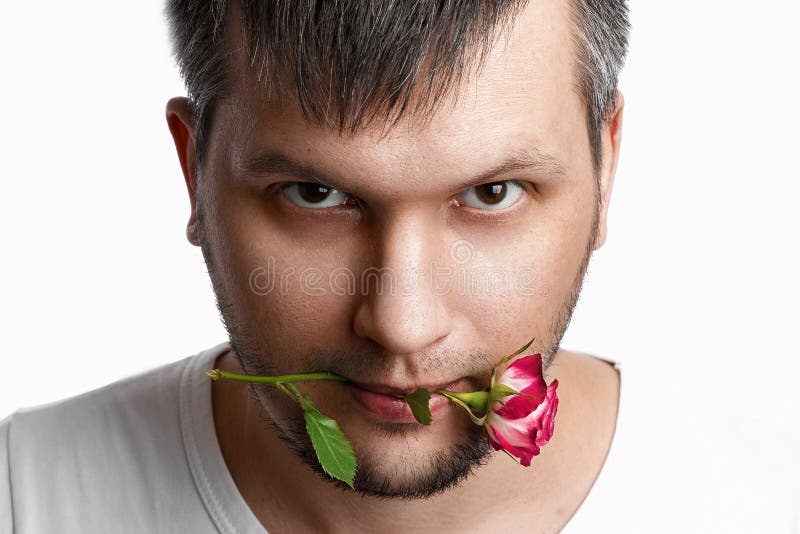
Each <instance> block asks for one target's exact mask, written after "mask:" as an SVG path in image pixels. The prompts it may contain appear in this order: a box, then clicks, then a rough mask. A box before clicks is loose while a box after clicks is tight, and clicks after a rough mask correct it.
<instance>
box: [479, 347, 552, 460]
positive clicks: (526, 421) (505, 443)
mask: <svg viewBox="0 0 800 534" xmlns="http://www.w3.org/2000/svg"><path fill="white" fill-rule="evenodd" d="M498 372H499V375H498V376H497V378H496V379H495V382H494V384H493V388H492V392H491V393H490V399H493V402H492V403H491V406H490V408H489V412H488V413H487V415H486V431H487V433H488V434H489V442H490V443H491V444H492V447H493V448H494V449H495V450H497V451H499V450H501V449H502V450H505V451H506V452H508V453H509V454H510V455H511V456H514V457H516V458H519V460H520V463H521V464H522V465H524V466H526V467H528V466H530V465H531V458H533V457H534V456H537V455H538V454H539V447H541V446H543V445H544V444H545V443H547V442H548V441H550V438H551V437H553V424H554V420H555V417H556V409H557V408H558V396H557V395H556V388H557V387H558V380H555V379H554V380H553V382H552V383H551V384H550V385H549V386H548V385H547V384H546V383H545V381H544V378H543V377H542V355H541V354H528V355H525V356H519V357H517V358H515V359H513V360H512V361H511V362H510V363H509V364H508V366H507V367H506V368H505V370H502V371H500V370H499V369H498ZM504 386H505V387H504ZM507 388H511V389H512V390H515V391H517V392H519V393H524V395H517V394H514V393H510V394H509V393H508V389H507ZM490 402H491V401H490Z"/></svg>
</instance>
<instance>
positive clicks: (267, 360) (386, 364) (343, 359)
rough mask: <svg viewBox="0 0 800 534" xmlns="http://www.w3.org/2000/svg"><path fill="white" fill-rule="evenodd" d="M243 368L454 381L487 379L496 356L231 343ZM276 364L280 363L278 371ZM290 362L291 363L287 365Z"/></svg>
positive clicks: (275, 372)
mask: <svg viewBox="0 0 800 534" xmlns="http://www.w3.org/2000/svg"><path fill="white" fill-rule="evenodd" d="M230 344H231V348H232V349H233V350H234V352H235V353H236V354H237V355H238V357H239V361H240V363H241V364H242V367H243V369H244V370H245V371H246V372H247V373H248V374H252V375H279V374H288V373H309V372H317V371H327V372H330V373H336V374H337V375H341V376H344V377H347V378H349V379H352V380H356V381H360V382H381V381H383V380H385V379H386V377H389V376H395V377H396V376H417V377H426V378H431V379H441V380H455V379H457V378H460V377H462V376H467V377H475V378H476V379H479V380H483V379H485V380H487V381H488V378H489V376H490V374H491V370H492V366H493V365H494V364H495V362H496V360H497V359H498V358H499V356H496V355H493V354H489V353H488V352H486V351H483V350H466V351H460V350H454V349H449V350H444V351H437V352H436V353H431V352H421V353H417V354H414V355H413V356H408V355H402V356H396V355H392V354H388V353H387V352H386V351H380V350H373V349H369V348H359V347H353V348H347V349H342V348H336V347H320V348H317V349H314V350H312V351H311V352H309V353H307V354H305V355H299V354H295V355H286V354H282V355H278V354H270V352H271V351H269V350H267V351H266V352H265V350H264V349H267V347H255V346H253V345H252V344H250V343H245V346H240V343H236V342H234V340H233V339H232V340H231V343H230ZM277 362H282V363H281V364H280V365H281V367H283V366H286V367H285V368H278V365H276V363H277ZM291 362H294V363H291Z"/></svg>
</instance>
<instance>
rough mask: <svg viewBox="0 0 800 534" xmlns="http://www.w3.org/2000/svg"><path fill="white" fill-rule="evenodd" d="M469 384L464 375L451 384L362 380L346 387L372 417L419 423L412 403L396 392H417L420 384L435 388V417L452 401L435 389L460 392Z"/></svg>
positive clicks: (433, 414) (432, 397)
mask: <svg viewBox="0 0 800 534" xmlns="http://www.w3.org/2000/svg"><path fill="white" fill-rule="evenodd" d="M467 385H468V384H467V382H466V379H464V378H461V379H459V380H456V381H454V382H450V383H449V384H441V385H438V386H437V385H430V386H425V385H423V386H416V385H413V386H400V387H398V386H385V385H370V384H365V385H363V386H362V385H361V384H359V383H353V382H350V383H346V384H345V386H346V387H347V389H348V390H349V391H350V394H351V395H352V396H353V398H354V399H355V400H356V402H357V403H358V404H359V405H361V407H362V408H363V409H364V411H365V412H366V413H367V414H368V415H369V416H370V417H372V418H374V419H377V420H380V421H384V422H390V423H409V424H419V423H418V422H417V420H416V418H415V417H414V414H413V413H412V412H411V408H409V406H408V403H407V402H406V401H405V400H403V399H401V398H399V397H395V396H394V395H393V394H394V393H413V392H414V391H416V390H417V389H418V388H420V387H424V388H426V389H429V390H431V392H432V393H431V400H430V402H429V404H428V406H429V407H430V410H431V416H432V417H433V418H434V419H435V418H436V415H437V414H439V415H441V414H442V412H443V410H445V409H446V408H447V406H448V405H449V404H450V401H449V400H448V399H446V398H445V397H443V396H441V395H438V394H436V393H433V390H435V389H448V390H451V391H457V390H459V389H463V388H464V387H466V386H467Z"/></svg>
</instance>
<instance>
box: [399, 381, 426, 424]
mask: <svg viewBox="0 0 800 534" xmlns="http://www.w3.org/2000/svg"><path fill="white" fill-rule="evenodd" d="M403 399H404V400H405V401H406V402H407V403H408V407H409V408H411V413H413V414H414V419H416V420H417V421H419V422H420V423H422V424H423V425H429V424H431V409H430V408H429V407H428V403H429V402H430V400H431V392H430V391H428V390H427V389H425V388H419V389H418V390H417V391H415V392H414V393H410V394H408V395H403Z"/></svg>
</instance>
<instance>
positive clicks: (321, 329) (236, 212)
mask: <svg viewBox="0 0 800 534" xmlns="http://www.w3.org/2000/svg"><path fill="white" fill-rule="evenodd" d="M217 198H218V199H219V200H218V205H217V211H216V213H218V214H219V215H218V217H217V222H216V233H217V236H218V237H217V239H216V240H215V241H216V244H217V246H216V248H215V251H214V253H215V256H217V257H216V258H215V259H216V263H217V264H220V265H219V267H218V268H217V271H218V272H217V277H218V278H221V282H222V283H223V284H224V286H225V288H226V292H227V295H228V299H229V301H230V305H231V307H232V309H233V313H234V314H235V317H236V318H237V322H238V323H239V324H240V325H242V326H243V327H245V328H246V329H247V334H248V335H249V336H250V337H252V338H254V339H255V340H259V342H260V343H263V344H264V345H271V346H272V347H273V348H274V350H278V347H276V343H279V344H280V347H281V350H284V351H285V353H286V354H291V353H294V354H302V353H306V352H307V350H305V349H309V350H310V349H313V348H315V347H319V346H320V345H323V344H334V345H335V344H336V342H337V341H338V340H339V338H341V336H342V335H343V334H345V333H347V332H348V328H349V326H348V325H349V323H348V320H349V317H351V313H350V310H351V309H352V307H353V299H354V298H355V297H354V296H353V295H352V293H353V291H352V280H353V275H352V273H353V272H354V266H351V265H349V258H353V257H358V256H357V255H356V254H355V253H354V250H355V249H357V248H358V246H359V245H358V243H357V242H356V241H355V240H354V238H352V237H348V236H346V235H345V236H341V237H340V238H339V239H336V240H330V239H328V240H326V242H324V243H322V242H319V243H317V242H316V241H315V243H316V246H312V245H308V246H306V245H301V244H299V243H298V241H297V240H296V239H295V238H294V236H293V234H292V233H290V232H286V231H285V229H283V228H282V227H281V225H280V224H276V223H275V221H273V220H272V219H271V218H270V217H268V216H265V210H264V208H263V206H261V205H260V204H259V203H258V200H257V197H256V198H253V197H252V196H247V195H230V196H228V197H225V196H224V195H218V196H217ZM276 364H278V365H280V364H279V363H278V362H276Z"/></svg>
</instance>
